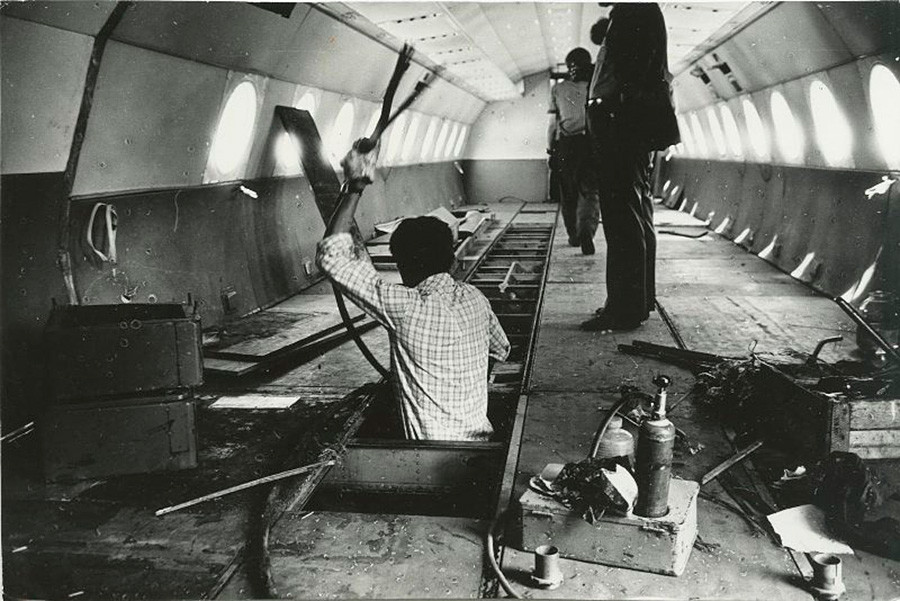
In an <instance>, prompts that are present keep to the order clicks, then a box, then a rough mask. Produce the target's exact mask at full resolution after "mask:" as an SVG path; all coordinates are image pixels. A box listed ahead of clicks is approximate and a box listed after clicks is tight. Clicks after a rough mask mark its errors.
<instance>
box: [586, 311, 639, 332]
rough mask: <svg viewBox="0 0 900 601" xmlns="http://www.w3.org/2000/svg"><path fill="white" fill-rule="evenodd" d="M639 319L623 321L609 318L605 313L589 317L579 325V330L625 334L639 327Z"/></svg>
mask: <svg viewBox="0 0 900 601" xmlns="http://www.w3.org/2000/svg"><path fill="white" fill-rule="evenodd" d="M641 323H642V322H641V320H640V319H623V318H616V317H611V316H610V315H608V314H607V313H603V314H601V315H597V316H595V317H591V318H590V319H589V320H587V321H584V322H582V323H581V329H582V330H585V331H588V332H604V331H609V330H614V331H619V332H625V331H628V330H636V329H637V328H639V327H641Z"/></svg>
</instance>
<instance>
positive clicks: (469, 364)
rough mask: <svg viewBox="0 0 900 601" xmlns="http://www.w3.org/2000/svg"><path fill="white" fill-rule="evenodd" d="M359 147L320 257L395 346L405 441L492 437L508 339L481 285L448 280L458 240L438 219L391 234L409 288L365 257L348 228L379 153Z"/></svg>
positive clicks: (347, 161)
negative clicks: (493, 378) (495, 378)
mask: <svg viewBox="0 0 900 601" xmlns="http://www.w3.org/2000/svg"><path fill="white" fill-rule="evenodd" d="M358 148H359V143H357V144H354V148H353V149H352V150H351V151H350V152H349V153H348V154H347V156H346V157H345V158H344V160H343V162H342V165H343V167H344V174H345V177H346V181H345V183H344V186H343V187H342V195H341V198H340V200H339V204H338V207H337V209H336V210H335V213H334V216H333V217H332V219H331V222H330V223H329V225H328V228H327V229H326V232H325V238H324V239H323V240H322V241H321V242H320V243H319V249H318V253H317V257H316V261H317V263H318V265H319V267H320V268H321V269H322V270H323V271H324V272H325V273H326V274H327V275H328V277H329V278H331V280H332V281H333V282H335V283H336V284H337V286H338V288H339V289H340V290H341V291H342V292H343V293H344V294H346V295H347V297H348V298H350V299H351V300H352V301H353V302H354V303H356V304H357V305H359V307H360V308H361V309H362V310H363V311H365V312H366V313H367V314H369V315H370V316H372V318H373V319H375V320H376V321H378V323H380V324H381V325H383V326H384V327H385V328H386V329H387V330H388V333H389V336H390V345H391V367H392V384H393V389H394V394H395V397H396V399H397V401H398V402H399V405H400V415H401V418H402V421H403V429H404V432H405V435H406V437H407V438H409V439H412V440H488V439H490V437H491V435H492V434H493V428H492V427H491V423H490V421H488V418H487V404H488V367H489V365H488V364H489V357H490V358H493V359H495V360H499V361H502V360H504V359H506V357H507V355H508V354H509V340H508V339H507V337H506V334H505V333H504V332H503V328H502V327H501V326H500V322H499V321H498V320H497V316H496V315H494V312H493V311H492V310H491V305H490V302H488V300H487V299H486V298H485V297H484V295H483V294H482V293H481V292H480V291H479V290H478V289H477V288H475V287H474V286H471V285H469V284H466V283H463V282H458V281H456V280H454V279H453V277H452V276H451V275H450V273H449V270H450V268H451V267H452V265H453V261H454V255H453V236H452V233H451V232H450V228H449V227H448V226H447V224H446V223H444V222H442V221H440V220H439V219H437V218H435V217H416V218H413V219H405V220H403V221H402V222H401V223H400V225H399V226H398V227H397V229H396V230H394V233H393V234H392V236H391V242H390V247H391V254H392V255H393V256H394V258H395V259H396V261H397V269H398V270H399V272H400V277H401V278H402V280H403V284H402V285H400V284H391V283H387V282H385V281H384V280H383V279H382V278H381V277H380V276H379V275H378V272H377V271H376V270H375V268H374V267H373V266H372V264H371V263H370V262H369V261H368V260H367V258H365V257H360V256H359V255H358V254H357V252H356V251H357V249H356V248H355V247H354V243H353V239H352V238H351V236H350V233H349V232H350V228H351V226H352V224H353V216H354V214H355V213H356V207H357V204H358V202H359V197H360V194H361V193H362V191H363V190H364V189H365V187H366V185H367V184H369V183H371V182H372V176H373V174H374V171H375V158H376V155H377V150H376V151H372V152H368V153H363V152H360V151H359V150H358Z"/></svg>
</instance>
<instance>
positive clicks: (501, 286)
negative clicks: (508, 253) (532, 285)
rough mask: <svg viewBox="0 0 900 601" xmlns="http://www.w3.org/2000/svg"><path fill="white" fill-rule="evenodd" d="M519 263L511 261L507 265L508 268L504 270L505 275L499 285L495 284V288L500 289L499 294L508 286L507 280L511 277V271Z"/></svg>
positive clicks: (503, 292)
mask: <svg viewBox="0 0 900 601" xmlns="http://www.w3.org/2000/svg"><path fill="white" fill-rule="evenodd" d="M518 264H519V263H518V262H517V261H513V262H512V264H511V265H510V266H509V269H507V270H506V277H504V278H503V281H502V282H500V285H499V286H497V289H498V290H499V291H500V294H505V293H506V289H507V288H509V280H510V278H512V275H513V272H514V271H515V270H516V266H517V265H518Z"/></svg>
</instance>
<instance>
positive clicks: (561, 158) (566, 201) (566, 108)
mask: <svg viewBox="0 0 900 601" xmlns="http://www.w3.org/2000/svg"><path fill="white" fill-rule="evenodd" d="M566 68H567V69H568V70H569V79H568V80H563V81H560V82H559V83H557V84H556V85H555V86H554V87H553V89H552V90H551V92H550V113H552V114H553V115H554V116H555V118H554V119H553V121H552V122H551V123H550V129H549V131H548V138H549V143H548V144H549V146H548V147H549V148H554V145H555V151H554V152H555V156H556V158H557V159H558V163H559V183H560V203H561V204H562V215H563V223H564V224H565V226H566V233H567V234H568V235H569V246H581V252H582V253H584V254H586V255H592V254H594V234H595V233H596V232H597V224H598V223H599V221H600V198H599V194H598V192H597V173H596V168H595V165H594V163H595V161H594V159H593V152H592V151H591V142H590V139H589V138H588V135H587V128H586V124H585V104H586V102H587V89H588V82H589V81H590V78H591V73H592V71H593V65H592V64H591V55H590V53H589V52H588V51H587V50H585V49H584V48H575V49H574V50H572V51H571V52H569V54H568V55H567V56H566Z"/></svg>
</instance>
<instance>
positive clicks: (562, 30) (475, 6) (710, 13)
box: [331, 2, 774, 101]
mask: <svg viewBox="0 0 900 601" xmlns="http://www.w3.org/2000/svg"><path fill="white" fill-rule="evenodd" d="M773 4H774V3H771V2H662V3H660V7H661V8H662V10H663V14H664V16H665V19H666V27H667V29H668V33H669V65H670V68H671V70H672V71H673V72H674V73H677V72H679V71H681V70H683V69H684V67H685V66H687V64H689V62H690V61H691V60H694V59H696V58H698V57H699V56H700V55H701V54H702V53H703V52H704V51H705V50H707V49H708V48H710V47H711V46H712V45H714V44H715V43H717V42H718V41H720V40H721V39H722V38H723V37H725V36H727V35H729V34H730V33H731V32H733V31H735V30H736V29H738V28H739V27H741V26H742V25H744V24H745V23H747V22H749V21H750V20H752V19H754V18H755V17H756V16H758V15H759V14H761V13H762V12H763V11H765V10H767V9H768V8H770V7H771V6H772V5H773ZM331 6H334V5H331ZM342 6H343V7H344V8H345V10H343V11H342V12H343V14H344V15H345V16H346V15H347V14H348V12H349V13H350V14H353V15H354V16H355V17H356V18H355V19H354V20H355V21H357V23H358V24H359V21H362V20H364V21H365V22H366V26H367V27H373V26H374V28H377V30H379V31H380V35H382V36H385V37H391V38H393V39H394V40H396V41H398V42H409V43H411V44H412V45H413V46H415V48H416V50H417V51H418V52H419V53H421V54H422V55H424V56H425V57H427V58H428V59H429V60H430V61H433V62H434V63H437V64H438V65H441V66H442V67H443V68H444V69H446V70H447V72H449V73H450V74H452V75H453V76H455V78H457V79H459V80H462V81H463V82H465V83H466V84H468V86H469V87H471V89H472V90H473V91H474V92H475V93H476V94H477V95H479V96H480V97H482V98H483V99H485V100H488V101H491V100H502V99H505V98H510V97H513V96H516V95H519V94H521V81H522V78H523V77H526V76H528V75H531V74H533V73H538V72H543V71H547V70H549V69H556V68H558V67H559V66H560V65H562V64H563V63H564V59H565V56H566V54H567V53H568V52H569V51H570V50H571V49H572V48H575V47H576V46H582V47H584V48H587V49H589V50H590V51H591V53H592V54H593V53H594V52H595V51H596V46H594V45H593V44H592V43H591V42H590V38H589V31H590V28H591V25H592V24H593V23H595V22H596V21H597V19H599V18H600V17H601V16H604V15H606V14H608V12H609V8H601V7H600V6H599V5H598V4H597V3H593V2H592V3H579V2H350V3H346V4H343V5H342Z"/></svg>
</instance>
